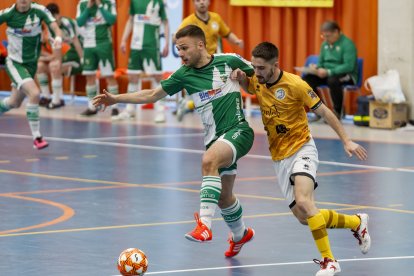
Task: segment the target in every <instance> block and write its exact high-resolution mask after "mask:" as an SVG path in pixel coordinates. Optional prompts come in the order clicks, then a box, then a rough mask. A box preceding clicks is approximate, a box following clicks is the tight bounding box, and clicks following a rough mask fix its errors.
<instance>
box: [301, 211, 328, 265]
mask: <svg viewBox="0 0 414 276" xmlns="http://www.w3.org/2000/svg"><path fill="white" fill-rule="evenodd" d="M307 221H308V225H309V229H310V230H311V232H312V236H313V239H314V240H315V243H316V247H317V248H318V250H319V252H320V253H321V255H322V258H326V257H327V258H330V259H332V260H335V258H334V256H333V254H332V251H331V246H330V245H329V238H328V232H327V231H326V223H325V219H324V218H323V215H322V214H321V213H317V214H316V215H314V216H313V217H310V218H308V219H307Z"/></svg>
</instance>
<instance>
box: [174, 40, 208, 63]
mask: <svg viewBox="0 0 414 276" xmlns="http://www.w3.org/2000/svg"><path fill="white" fill-rule="evenodd" d="M176 47H177V50H178V56H179V57H180V58H181V60H182V61H183V63H184V64H185V65H187V66H189V67H197V65H198V63H199V61H200V59H201V53H202V49H203V42H202V41H201V40H199V39H197V38H195V37H189V36H185V37H181V38H179V39H177V42H176Z"/></svg>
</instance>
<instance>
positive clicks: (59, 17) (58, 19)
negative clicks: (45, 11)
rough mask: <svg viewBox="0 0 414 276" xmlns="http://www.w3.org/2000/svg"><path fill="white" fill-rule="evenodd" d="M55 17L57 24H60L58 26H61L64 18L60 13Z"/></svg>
mask: <svg viewBox="0 0 414 276" xmlns="http://www.w3.org/2000/svg"><path fill="white" fill-rule="evenodd" d="M53 17H54V18H55V19H56V22H57V23H58V25H60V23H61V21H60V19H61V18H62V16H61V15H60V14H58V13H56V14H54V15H53Z"/></svg>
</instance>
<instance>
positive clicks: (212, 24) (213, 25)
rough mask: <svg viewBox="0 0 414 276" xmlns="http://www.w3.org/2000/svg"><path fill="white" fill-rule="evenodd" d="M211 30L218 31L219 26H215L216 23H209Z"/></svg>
mask: <svg viewBox="0 0 414 276" xmlns="http://www.w3.org/2000/svg"><path fill="white" fill-rule="evenodd" d="M211 28H213V30H218V29H219V25H218V24H217V22H211Z"/></svg>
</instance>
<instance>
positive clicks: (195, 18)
mask: <svg viewBox="0 0 414 276" xmlns="http://www.w3.org/2000/svg"><path fill="white" fill-rule="evenodd" d="M193 4H194V7H195V12H194V13H192V14H191V15H189V16H188V17H186V18H184V20H183V22H181V25H180V26H179V27H178V30H180V29H182V28H183V27H185V26H188V25H196V26H198V27H200V28H201V29H202V30H203V32H204V34H205V36H206V43H207V45H206V48H207V52H208V53H209V54H210V55H212V54H215V53H217V52H220V51H221V50H220V49H219V48H218V45H219V41H220V39H221V38H225V39H227V40H228V41H229V42H230V43H232V44H234V45H237V46H239V47H240V48H243V45H244V44H243V40H241V39H240V38H238V37H237V36H236V35H235V34H234V33H233V32H232V31H231V30H230V28H229V27H228V26H227V24H226V23H225V22H224V21H223V19H222V18H221V16H220V15H219V14H218V13H215V12H211V11H208V7H209V6H210V0H193ZM174 42H175V38H174ZM189 106H190V107H191V106H194V103H193V102H192V101H191V100H190V99H187V98H186V97H184V98H183V99H182V100H181V101H180V103H179V104H178V107H177V119H178V121H181V120H182V119H183V116H184V114H185V113H186V112H187V111H188V109H189Z"/></svg>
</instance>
